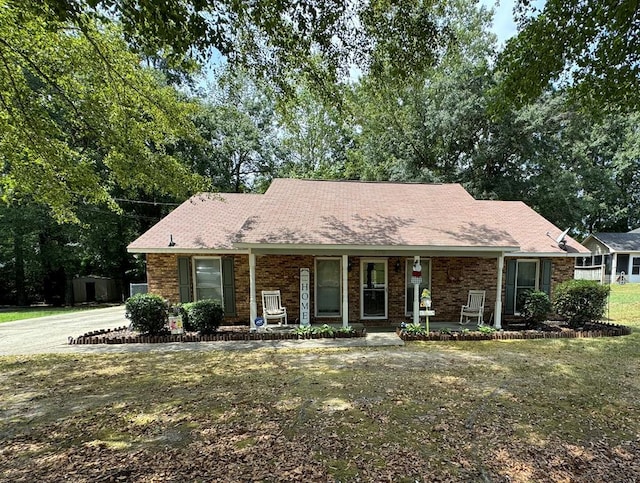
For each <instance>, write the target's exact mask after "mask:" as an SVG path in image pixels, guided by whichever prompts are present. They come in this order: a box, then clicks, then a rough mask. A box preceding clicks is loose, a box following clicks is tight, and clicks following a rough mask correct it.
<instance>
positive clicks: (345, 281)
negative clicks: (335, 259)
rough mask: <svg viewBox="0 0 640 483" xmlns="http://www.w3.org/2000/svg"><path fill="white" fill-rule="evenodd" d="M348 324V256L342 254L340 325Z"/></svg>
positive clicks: (345, 325)
mask: <svg viewBox="0 0 640 483" xmlns="http://www.w3.org/2000/svg"><path fill="white" fill-rule="evenodd" d="M348 325H349V256H348V255H342V327H347V326H348Z"/></svg>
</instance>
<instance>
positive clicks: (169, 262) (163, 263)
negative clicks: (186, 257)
mask: <svg viewBox="0 0 640 483" xmlns="http://www.w3.org/2000/svg"><path fill="white" fill-rule="evenodd" d="M147 284H148V291H149V293H154V294H158V295H160V296H162V297H164V298H165V299H168V300H170V301H171V302H173V303H177V302H179V301H180V300H179V298H180V288H179V286H178V255H175V254H169V253H147Z"/></svg>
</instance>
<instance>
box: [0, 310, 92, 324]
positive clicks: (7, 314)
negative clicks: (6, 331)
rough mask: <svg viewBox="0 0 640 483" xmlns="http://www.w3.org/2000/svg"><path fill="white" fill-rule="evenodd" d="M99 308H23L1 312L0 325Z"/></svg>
mask: <svg viewBox="0 0 640 483" xmlns="http://www.w3.org/2000/svg"><path fill="white" fill-rule="evenodd" d="M92 308H99V306H95V307H94V306H82V307H21V308H12V309H2V310H0V324H1V323H3V322H13V321H14V320H24V319H33V318H36V317H46V316H48V315H58V314H61V313H66V312H79V311H81V310H89V309H92Z"/></svg>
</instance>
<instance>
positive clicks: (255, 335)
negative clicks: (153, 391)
mask: <svg viewBox="0 0 640 483" xmlns="http://www.w3.org/2000/svg"><path fill="white" fill-rule="evenodd" d="M127 332H128V327H127V326H125V327H119V328H116V329H102V330H96V331H92V332H87V333H86V334H84V335H81V336H79V337H75V338H74V337H69V344H72V345H81V344H161V343H169V342H216V341H233V340H239V341H251V340H298V339H350V338H353V337H366V335H367V331H366V329H365V328H360V329H354V331H353V332H351V333H349V334H347V333H340V332H336V333H335V334H333V335H328V334H294V333H292V332H267V331H265V332H250V331H242V332H240V331H233V332H231V331H229V332H225V331H220V332H216V333H215V334H208V335H201V334H197V333H193V334H170V335H144V334H140V335H118V334H119V333H127Z"/></svg>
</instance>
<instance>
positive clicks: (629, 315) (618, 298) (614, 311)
mask: <svg viewBox="0 0 640 483" xmlns="http://www.w3.org/2000/svg"><path fill="white" fill-rule="evenodd" d="M608 318H609V319H611V321H612V322H614V323H616V324H622V325H628V326H630V327H634V328H635V329H640V283H628V284H625V285H617V284H614V285H611V296H610V298H609V307H608Z"/></svg>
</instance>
